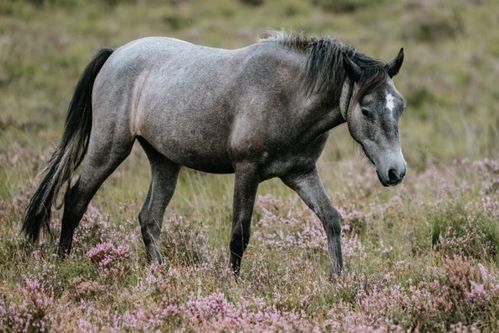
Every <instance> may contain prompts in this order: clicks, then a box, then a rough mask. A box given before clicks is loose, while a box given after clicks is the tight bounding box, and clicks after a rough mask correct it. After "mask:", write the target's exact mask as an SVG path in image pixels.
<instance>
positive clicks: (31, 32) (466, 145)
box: [0, 0, 499, 199]
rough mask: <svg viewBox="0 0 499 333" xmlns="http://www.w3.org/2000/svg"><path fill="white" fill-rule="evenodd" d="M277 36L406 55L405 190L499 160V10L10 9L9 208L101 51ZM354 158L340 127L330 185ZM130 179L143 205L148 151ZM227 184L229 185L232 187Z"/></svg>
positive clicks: (331, 153) (318, 4) (471, 5)
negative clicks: (432, 169)
mask: <svg viewBox="0 0 499 333" xmlns="http://www.w3.org/2000/svg"><path fill="white" fill-rule="evenodd" d="M268 29H277V30H279V29H284V30H289V31H296V32H304V33H308V34H313V35H319V36H332V37H335V38H338V39H340V40H342V41H344V42H346V43H348V44H350V45H352V46H354V47H356V48H358V49H359V50H360V51H362V52H364V53H367V54H369V55H371V56H373V57H376V58H381V59H384V60H389V59H391V58H392V57H394V56H395V54H396V53H397V51H398V50H399V48H400V47H404V48H405V50H406V58H405V62H404V65H403V67H402V70H401V72H400V74H399V75H398V76H397V77H396V84H397V86H398V88H399V90H400V91H401V92H402V94H403V95H404V96H405V97H406V99H407V101H408V109H407V111H406V112H405V114H404V116H403V118H402V121H401V124H400V126H401V136H402V144H403V149H404V153H405V156H406V159H407V161H408V164H409V169H410V172H409V177H408V178H407V179H408V181H410V175H411V172H412V171H415V172H419V171H422V170H424V169H425V168H426V167H427V166H428V165H437V166H445V165H446V164H447V163H450V162H451V161H454V160H456V159H463V158H464V159H471V160H475V159H480V158H484V157H491V156H497V154H498V145H497V143H498V142H499V140H498V134H499V130H498V129H499V112H498V110H497V107H498V106H497V103H498V102H499V89H497V77H498V76H499V2H498V1H494V0H453V1H444V0H421V1H419V0H399V1H386V0H376V1H375V0H337V1H333V0H273V1H270V0H212V1H201V0H190V1H189V0H171V1H156V0H136V1H135V0H128V1H119V0H102V1H97V0H90V1H84V0H74V1H70V0H31V1H13V0H3V1H1V2H0V161H1V166H0V196H1V198H2V199H10V198H12V197H13V196H14V195H15V194H17V193H19V191H20V190H21V189H22V188H24V186H26V181H25V180H26V179H32V178H33V177H34V176H35V175H37V174H38V173H39V172H40V170H41V169H42V168H43V166H44V164H45V160H46V159H47V158H48V157H49V155H50V152H51V151H52V150H53V149H54V147H55V146H56V145H57V144H58V142H59V139H60V136H61V133H62V129H63V122H64V118H65V114H66V107H67V105H68V102H69V100H70V98H71V95H72V93H73V89H74V86H75V84H76V81H77V80H78V78H79V76H80V74H81V72H82V70H83V68H84V67H85V65H86V64H87V63H88V62H89V60H90V59H91V57H92V56H93V54H94V53H95V52H96V50H97V49H99V48H101V47H113V48H115V47H118V46H120V45H122V44H124V43H126V42H128V41H130V40H133V39H136V38H140V37H144V36H153V35H161V36H172V37H176V38H180V39H185V40H187V41H190V42H193V43H200V44H205V45H209V46H213V47H222V48H238V47H242V46H245V45H248V44H250V43H254V42H255V41H256V40H257V36H258V34H259V33H261V32H263V31H265V30H268ZM348 159H359V162H358V163H366V161H365V160H364V159H363V158H362V157H361V153H360V150H359V149H358V147H357V145H356V144H354V143H353V140H352V139H351V138H350V137H349V134H348V131H347V129H346V126H340V127H339V128H336V129H334V130H333V131H332V135H331V136H330V140H329V143H328V145H327V148H326V151H325V152H324V154H323V156H322V158H321V161H320V167H321V169H322V170H323V172H322V173H323V177H324V178H325V180H326V182H333V183H334V178H335V177H337V175H335V174H333V173H332V172H330V171H331V170H332V169H334V168H336V165H337V163H338V162H339V161H341V160H348ZM129 169H131V170H132V171H131V172H133V175H134V177H126V176H123V175H122V174H123V173H120V172H118V173H117V175H114V176H113V180H112V181H114V182H118V183H120V184H121V185H122V186H125V187H127V188H128V189H129V190H128V191H125V192H124V193H126V194H124V195H125V196H126V195H132V197H133V196H134V195H133V194H131V193H136V192H137V191H139V193H138V195H139V196H143V194H144V192H145V191H146V190H147V183H148V177H149V176H148V175H149V174H148V172H149V170H148V169H149V168H148V165H147V162H145V158H144V155H142V152H141V151H140V149H135V151H134V153H133V156H132V158H129V159H128V160H127V161H126V162H125V163H124V165H123V166H122V167H121V168H120V169H119V170H120V171H123V170H129ZM127 172H128V171H127ZM125 174H127V173H125ZM120 175H121V176H120ZM129 175H130V174H129ZM186 177H187V178H186ZM189 177H195V178H196V177H198V178H199V177H200V178H202V179H204V178H205V177H213V176H206V175H199V174H197V173H192V172H190V171H188V172H184V173H183V176H182V177H181V182H182V181H185V182H186V183H190V181H188V180H189V179H188V178H189ZM215 177H217V176H215ZM218 177H222V178H223V177H224V176H218ZM218 179H220V178H218ZM207 181H208V182H210V181H209V180H207ZM230 181H231V180H227V182H226V181H223V182H222V183H224V184H227V188H230V186H231V185H230ZM125 183H126V184H128V185H125ZM216 184H218V180H217V181H215V183H214V184H211V183H210V184H209V186H211V185H213V186H217V185H216ZM333 185H335V184H333ZM189 191H190V190H189V189H188V190H187V191H186V193H188V192H189ZM120 193H123V191H121V192H120ZM224 193H225V191H224ZM227 193H228V194H230V190H227ZM229 196H230V195H229ZM191 199H192V198H191Z"/></svg>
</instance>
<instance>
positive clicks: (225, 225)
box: [0, 0, 499, 332]
mask: <svg viewBox="0 0 499 333" xmlns="http://www.w3.org/2000/svg"><path fill="white" fill-rule="evenodd" d="M498 12H499V3H498V2H497V1H494V0H480V1H469V0H456V1H444V0H428V1H417V0H401V1H396V2H395V1H366V0H342V1H326V0H307V1H302V0H276V1H270V0H267V1H264V0H259V1H254V0H252V1H231V0H213V1H200V0H191V1H183V0H176V1H169V2H165V1H159V0H158V1H148V0H137V1H132V0H128V1H118V0H105V1H97V0H91V1H83V0H74V1H70V0H45V1H43V0H37V1H35V0H31V1H15V0H5V1H2V2H0V331H15V332H17V331H28V332H33V331H54V332H57V331H87V332H91V331H113V330H124V331H152V330H155V329H160V330H165V331H168V330H180V331H247V332H253V331H261V330H267V331H332V332H338V331H346V332H364V331H377V332H384V331H416V332H418V331H420V332H423V331H426V332H444V331H454V332H476V331H484V332H497V331H498V330H499V315H498V314H499V254H498V251H499V200H498V199H499V195H498V189H499V149H498V145H497V143H498V142H499V113H498V112H497V103H498V102H499V90H497V85H496V81H497V77H498V76H499V60H498V59H499V30H498V29H494V27H495V26H496V25H497V13H498ZM269 28H270V29H276V28H277V29H280V28H283V29H287V30H293V31H303V32H306V33H311V34H317V35H331V36H334V37H336V38H338V39H341V40H343V41H345V42H347V43H348V44H351V45H353V46H355V47H357V48H359V49H360V50H362V51H363V52H365V53H367V54H370V55H374V56H376V57H379V58H382V59H391V58H392V57H393V56H394V55H395V54H396V52H397V51H398V49H399V48H400V47H402V46H403V47H404V48H405V50H406V61H405V63H404V66H403V67H402V70H401V73H400V74H399V76H398V77H397V78H396V83H397V86H398V88H399V90H400V91H401V92H402V94H403V95H404V96H405V97H406V99H407V100H408V105H409V107H408V109H407V110H406V111H405V114H404V116H403V118H402V122H401V136H402V144H403V148H404V153H405V156H406V159H407V161H408V165H409V173H408V175H407V177H406V179H405V181H404V183H403V184H402V185H401V186H399V187H397V188H389V189H386V188H383V187H382V186H381V185H380V184H379V182H378V181H377V179H376V175H375V172H374V170H373V169H372V168H371V167H370V166H369V164H368V162H367V160H366V159H365V158H363V157H362V153H361V152H360V150H359V149H358V148H357V146H356V144H355V143H354V142H353V140H352V139H351V138H350V136H349V134H348V130H347V128H346V126H341V127H340V128H337V129H334V130H333V131H332V133H331V134H332V135H331V138H330V140H329V143H328V145H327V147H326V150H325V152H324V154H323V156H322V157H321V160H320V162H319V168H320V172H321V175H322V177H323V179H324V181H325V183H326V187H327V189H328V190H329V193H330V195H331V199H332V200H333V202H334V203H335V205H336V206H337V207H338V208H339V209H340V211H341V213H342V215H343V217H344V222H343V230H344V232H343V246H344V254H345V259H346V260H345V261H346V262H345V263H346V272H345V274H344V275H343V276H342V277H340V278H338V279H336V280H334V281H331V280H329V278H328V275H327V269H328V267H327V253H326V248H325V235H324V233H323V232H322V227H321V225H320V223H319V222H318V221H317V219H316V218H315V217H314V216H313V215H312V213H311V212H310V211H309V210H308V209H307V208H306V207H305V206H304V205H303V204H302V203H301V202H300V200H299V199H298V198H297V197H296V196H295V195H294V194H292V193H291V192H290V191H289V190H287V189H286V188H285V187H284V186H283V185H282V184H281V183H280V181H277V180H272V181H268V182H266V183H264V184H262V186H261V187H260V189H259V197H258V200H257V204H256V207H255V214H254V221H253V225H254V228H253V235H252V240H251V242H250V246H249V248H248V250H247V252H246V256H245V260H244V261H243V266H242V276H241V278H240V279H239V280H238V281H236V280H235V279H234V277H233V276H232V275H231V274H230V272H229V271H228V268H227V267H228V240H229V230H230V219H231V202H232V199H231V196H232V185H233V180H232V176H220V175H208V174H202V173H198V172H194V171H190V170H183V171H182V172H181V174H180V178H179V183H178V187H177V192H176V195H175V196H174V198H173V200H172V202H171V204H170V206H169V208H168V210H167V213H166V215H165V220H164V232H163V242H162V246H163V253H164V255H165V257H166V258H167V259H168V260H167V261H168V264H167V265H165V266H161V267H157V266H149V265H147V263H146V261H145V251H144V247H143V244H142V239H141V236H140V228H139V225H138V222H137V214H138V211H139V209H140V206H141V204H142V202H143V201H144V200H145V195H146V191H147V188H148V184H149V167H148V163H147V161H146V157H145V155H144V153H143V152H142V151H141V150H140V148H139V147H135V148H136V149H134V151H133V153H132V155H131V156H130V157H129V158H128V159H127V161H126V162H125V163H123V165H121V166H120V168H119V169H118V170H117V171H116V172H115V173H114V174H113V175H112V176H111V177H110V178H109V179H108V181H107V182H106V183H105V185H104V186H103V188H102V189H101V190H100V191H99V192H98V194H97V195H96V197H95V198H94V200H93V201H92V204H91V206H90V207H89V210H88V211H87V214H86V216H85V217H84V219H83V221H82V223H81V225H80V227H79V229H77V235H76V239H75V246H74V251H73V253H72V256H71V257H70V258H69V259H67V260H65V261H63V262H61V261H60V260H58V259H57V258H56V257H55V256H54V252H55V244H56V237H54V239H52V238H51V237H50V236H49V235H45V237H43V239H42V242H41V244H39V245H38V246H32V245H30V244H29V243H28V242H27V241H25V240H24V239H23V237H22V236H21V235H20V234H19V230H20V221H21V218H22V214H23V211H24V209H25V207H26V205H27V202H28V200H29V196H30V195H31V194H32V193H33V191H34V189H35V187H36V186H37V185H38V181H39V180H40V178H41V177H40V174H39V173H40V171H41V170H42V169H43V167H44V165H45V163H46V161H47V159H48V158H49V156H50V154H51V152H52V151H53V149H54V148H55V146H56V145H57V144H58V142H59V139H60V136H61V134H62V129H63V122H64V117H65V110H66V108H67V104H68V102H69V99H70V97H71V94H72V91H73V88H74V85H75V84H76V81H77V79H78V77H79V75H80V74H81V72H82V70H83V68H84V67H85V65H86V64H87V63H88V62H89V60H90V59H91V57H92V55H93V54H94V53H95V51H96V50H97V49H98V48H101V47H117V46H120V45H122V44H124V43H125V42H127V41H130V40H132V39H135V38H138V37H141V36H149V35H167V36H174V37H177V38H181V39H186V40H189V41H192V42H195V43H202V44H206V45H210V46H215V47H224V48H235V47H241V46H244V45H247V44H249V43H252V42H254V41H255V39H256V36H257V35H258V34H259V33H260V32H263V31H264V30H266V29H269ZM59 218H60V212H58V213H57V214H55V216H54V218H53V220H54V221H53V224H52V225H53V230H54V235H55V236H57V235H58V230H59V229H58V228H59V223H58V221H59Z"/></svg>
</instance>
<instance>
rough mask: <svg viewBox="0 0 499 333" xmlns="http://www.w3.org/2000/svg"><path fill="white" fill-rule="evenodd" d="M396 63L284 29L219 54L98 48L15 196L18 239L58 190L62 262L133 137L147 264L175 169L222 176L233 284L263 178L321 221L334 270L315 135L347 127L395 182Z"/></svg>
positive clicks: (335, 235) (39, 221) (34, 230)
mask: <svg viewBox="0 0 499 333" xmlns="http://www.w3.org/2000/svg"><path fill="white" fill-rule="evenodd" d="M403 59H404V51H403V49H400V51H399V53H398V54H397V55H396V57H395V58H394V59H393V60H391V61H388V62H384V61H381V60H377V59H374V58H372V57H369V56H367V55H365V54H363V53H361V52H359V51H357V50H356V49H355V48H353V47H351V46H349V45H347V44H345V43H343V42H341V41H339V40H337V39H334V38H331V37H310V36H306V35H303V34H294V33H285V32H272V33H270V34H268V35H267V36H264V37H262V38H261V39H259V40H258V41H257V42H256V43H254V44H251V45H249V46H247V47H243V48H240V49H232V50H229V49H219V48H212V47H207V46H200V45H195V44H191V43H189V42H186V41H182V40H178V39H174V38H167V37H146V38H141V39H137V40H134V41H131V42H129V43H127V44H125V45H123V46H121V47H119V48H117V49H114V50H113V49H102V50H100V51H98V53H97V54H96V55H95V57H94V58H93V60H92V61H91V62H90V63H89V64H88V65H87V67H86V69H85V70H84V72H83V75H82V76H81V78H80V80H79V82H78V83H77V85H76V88H75V92H74V95H73V97H72V99H71V102H70V104H69V108H68V113H67V117H66V121H65V128H64V133H63V136H62V140H61V143H60V145H59V146H58V148H57V149H56V150H55V152H54V153H53V155H52V157H51V159H50V160H49V163H48V166H47V167H46V169H45V175H44V178H43V180H42V181H41V183H40V185H39V187H38V188H37V190H36V192H35V193H34V195H33V197H32V198H31V200H30V202H29V205H28V207H27V209H26V212H25V216H24V219H23V225H22V231H23V232H24V233H25V234H26V236H27V237H28V238H29V239H31V240H32V241H33V242H36V241H37V239H38V238H39V233H40V229H41V227H42V226H46V227H47V228H48V230H49V231H50V228H49V221H50V217H51V206H52V205H54V204H55V202H56V201H57V198H58V193H59V192H60V189H61V187H63V186H64V185H65V184H67V186H66V188H65V195H64V201H63V204H64V212H63V216H62V228H61V233H60V240H59V246H58V254H59V256H60V257H62V258H64V257H66V256H67V255H69V254H70V251H71V246H72V240H73V234H74V232H75V228H76V227H77V226H78V224H79V221H80V219H81V218H82V216H83V214H84V213H85V211H86V209H87V206H88V204H89V202H90V200H91V199H92V197H93V196H94V194H95V193H96V191H97V190H98V189H99V187H100V186H101V185H102V183H103V182H104V181H105V180H106V178H108V176H109V175H110V174H111V173H112V172H113V171H114V170H115V169H116V168H117V167H118V165H120V163H121V162H122V161H123V160H124V159H125V158H126V157H127V156H128V155H129V153H130V151H131V149H132V146H133V144H134V142H135V141H138V142H139V143H140V145H141V146H142V148H143V150H144V151H145V154H146V155H147V157H148V160H149V163H150V168H151V183H150V186H149V191H148V193H147V197H146V199H145V202H144V204H143V206H142V208H141V210H140V213H139V215H138V219H139V223H140V226H141V233H142V238H143V241H144V244H145V248H146V252H147V257H148V259H149V260H150V261H152V262H157V263H163V262H164V259H163V257H162V255H161V253H160V250H159V237H160V233H161V227H162V220H163V215H164V211H165V209H166V207H167V205H168V203H169V201H170V199H171V197H172V195H173V193H174V191H175V185H176V181H177V176H178V173H179V170H180V168H181V167H187V168H191V169H195V170H199V171H203V172H209V173H234V174H235V183H234V193H233V216H232V229H231V240H230V245H229V248H230V263H229V264H230V268H231V269H232V271H233V273H234V274H235V275H236V276H237V275H239V273H240V266H241V259H242V256H243V253H244V251H245V249H246V247H247V245H248V242H249V239H250V224H251V216H252V211H253V206H254V201H255V195H256V192H257V187H258V185H259V183H260V182H262V181H264V180H267V179H270V178H274V177H278V178H280V179H281V180H282V182H283V183H284V184H285V185H287V186H288V187H289V188H291V189H292V190H293V191H295V192H296V193H297V194H298V195H299V196H300V197H301V199H302V200H303V201H304V202H305V204H306V205H307V206H308V207H309V208H310V209H311V210H312V211H313V212H314V213H315V214H316V216H317V217H318V218H319V220H320V221H321V223H322V224H323V227H324V230H325V233H326V238H327V247H328V254H329V266H330V273H331V274H332V275H339V274H340V273H341V271H342V270H343V260H342V254H341V238H340V236H341V226H340V220H341V216H340V214H339V213H338V210H337V209H336V208H335V207H334V206H333V205H332V203H331V202H330V199H329V197H328V195H327V193H326V190H325V189H324V186H323V184H322V181H321V179H320V177H319V174H318V172H317V168H316V162H317V160H318V158H319V156H320V155H321V152H322V150H323V148H324V145H325V143H326V139H327V138H328V132H329V130H330V129H332V128H334V127H336V126H338V125H340V124H343V123H347V125H348V130H349V132H350V134H351V137H352V138H353V140H354V141H356V142H358V143H359V144H360V146H361V147H362V149H363V151H364V153H365V155H366V156H367V158H368V159H369V161H370V162H371V163H372V164H373V165H374V166H375V169H376V172H377V175H378V178H379V181H380V182H381V183H382V184H383V185H384V186H391V185H396V184H399V183H400V182H401V181H402V179H403V178H404V176H405V174H406V167H407V166H406V162H405V160H404V156H403V154H402V150H401V145H400V139H399V130H398V127H399V126H398V124H399V118H400V116H401V114H402V111H403V110H404V108H405V105H406V103H405V100H404V98H403V96H402V95H401V94H400V92H399V91H398V90H397V88H396V87H395V85H394V82H393V77H394V76H395V75H396V74H397V73H398V72H399V69H400V68H401V66H402V62H403ZM81 163H83V164H82V166H81V169H80V174H79V177H78V178H77V180H76V181H75V182H73V183H71V178H72V176H73V173H74V172H75V171H76V169H77V168H78V167H79V165H80V164H81ZM71 184H72V185H71Z"/></svg>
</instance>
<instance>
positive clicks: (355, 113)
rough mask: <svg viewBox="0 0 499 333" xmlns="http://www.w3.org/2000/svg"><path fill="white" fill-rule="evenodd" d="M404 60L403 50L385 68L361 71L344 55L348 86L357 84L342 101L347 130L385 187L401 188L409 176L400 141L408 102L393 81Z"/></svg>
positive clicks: (362, 69)
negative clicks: (402, 121) (402, 117)
mask: <svg viewBox="0 0 499 333" xmlns="http://www.w3.org/2000/svg"><path fill="white" fill-rule="evenodd" d="M403 59H404V52H403V49H401V50H400V52H399V54H398V55H397V56H396V57H395V59H394V60H392V61H391V62H389V63H388V64H386V65H384V66H377V67H373V68H361V67H360V66H358V65H357V64H356V63H355V62H354V61H353V60H352V59H350V58H349V57H348V56H346V55H345V54H344V55H343V65H344V68H345V71H346V74H347V77H348V78H349V79H350V80H349V82H354V84H353V85H350V87H351V88H350V87H348V88H347V89H350V90H349V94H348V93H347V95H350V96H347V97H346V98H345V97H343V98H342V100H343V101H345V102H346V106H345V108H344V110H345V112H344V113H346V115H345V118H346V120H347V123H348V129H349V130H350V134H351V135H352V137H353V139H354V140H355V141H357V142H358V143H359V144H360V145H361V146H362V149H363V150H364V152H365V154H366V156H367V158H368V159H369V160H370V161H371V162H372V163H373V164H374V165H375V166H376V172H377V174H378V178H379V180H380V182H381V183H382V184H383V185H384V186H389V185H397V184H399V183H400V182H401V181H402V179H403V178H404V176H405V174H406V166H407V165H406V162H405V160H404V155H403V154H402V149H401V147H400V139H399V119H400V116H401V115H402V111H403V110H404V108H405V101H404V98H403V97H402V95H401V94H400V93H399V92H398V90H397V88H395V85H394V83H393V80H392V78H393V77H394V76H395V75H396V74H397V73H398V71H399V69H400V67H401V66H402V62H403ZM344 90H345V88H344ZM342 95H345V94H342ZM340 109H341V106H340Z"/></svg>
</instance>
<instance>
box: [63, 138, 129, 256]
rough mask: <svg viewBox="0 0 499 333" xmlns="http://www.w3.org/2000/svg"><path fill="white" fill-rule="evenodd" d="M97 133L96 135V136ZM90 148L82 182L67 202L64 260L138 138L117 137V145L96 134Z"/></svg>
mask: <svg viewBox="0 0 499 333" xmlns="http://www.w3.org/2000/svg"><path fill="white" fill-rule="evenodd" d="M94 133H95V134H94ZM92 134H94V135H93V136H92V135H91V137H90V143H89V149H88V152H87V156H85V160H84V163H83V167H82V171H81V174H80V177H79V179H78V181H77V182H76V183H75V184H74V185H73V186H72V187H71V189H70V190H69V191H68V193H67V194H66V197H65V200H64V213H63V217H62V229H61V238H60V241H59V250H58V253H59V256H61V257H64V256H66V255H68V254H69V252H70V251H71V244H72V242H73V234H74V231H75V229H76V227H77V226H78V224H79V223H80V220H81V218H82V216H83V214H84V213H85V211H86V210H87V206H88V203H89V202H90V200H91V199H92V197H93V196H94V194H95V192H97V190H98V189H99V187H100V186H101V185H102V183H103V182H104V181H105V180H106V179H107V177H109V175H110V174H111V173H112V172H113V171H114V170H115V169H116V168H117V167H118V166H119V165H120V164H121V162H123V160H124V159H125V158H126V157H127V156H128V155H129V154H130V151H131V149H132V146H133V142H134V139H133V138H132V137H131V136H129V135H128V134H124V133H123V135H121V137H120V140H118V139H117V138H116V137H114V139H113V142H109V139H108V138H107V137H105V136H103V135H102V132H100V131H93V133H92Z"/></svg>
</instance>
